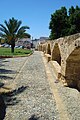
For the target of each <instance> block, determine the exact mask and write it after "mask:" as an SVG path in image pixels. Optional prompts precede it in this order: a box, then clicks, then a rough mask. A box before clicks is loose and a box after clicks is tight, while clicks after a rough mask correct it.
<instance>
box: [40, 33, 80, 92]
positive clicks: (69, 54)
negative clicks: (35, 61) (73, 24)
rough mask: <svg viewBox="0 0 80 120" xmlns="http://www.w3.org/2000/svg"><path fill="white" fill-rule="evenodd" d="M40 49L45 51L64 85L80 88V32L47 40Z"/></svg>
mask: <svg viewBox="0 0 80 120" xmlns="http://www.w3.org/2000/svg"><path fill="white" fill-rule="evenodd" d="M38 50H39V51H43V52H44V54H45V56H46V58H47V60H48V61H50V62H51V64H52V65H53V68H54V71H55V74H56V76H57V78H58V79H59V80H61V81H63V83H64V85H66V86H70V87H76V88H78V89H79V90H80V33H78V34H74V35H71V36H67V37H62V38H59V39H56V40H52V41H47V42H45V43H44V44H40V45H38ZM48 58H49V59H48Z"/></svg>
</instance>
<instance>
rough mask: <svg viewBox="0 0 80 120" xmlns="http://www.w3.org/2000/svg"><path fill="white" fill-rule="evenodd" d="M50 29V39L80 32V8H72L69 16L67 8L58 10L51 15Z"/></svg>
mask: <svg viewBox="0 0 80 120" xmlns="http://www.w3.org/2000/svg"><path fill="white" fill-rule="evenodd" d="M49 29H50V30H51V32H50V39H56V38H59V37H64V36H67V35H71V34H75V33H78V32H80V8H79V7H78V6H76V8H74V7H73V6H71V8H69V14H67V9H66V8H65V7H61V9H59V10H56V11H55V13H53V14H51V20H50V23H49Z"/></svg>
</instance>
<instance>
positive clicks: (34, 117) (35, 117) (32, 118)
mask: <svg viewBox="0 0 80 120" xmlns="http://www.w3.org/2000/svg"><path fill="white" fill-rule="evenodd" d="M28 120H39V117H37V116H36V115H35V114H33V115H32V116H31V117H30V118H29V119H28Z"/></svg>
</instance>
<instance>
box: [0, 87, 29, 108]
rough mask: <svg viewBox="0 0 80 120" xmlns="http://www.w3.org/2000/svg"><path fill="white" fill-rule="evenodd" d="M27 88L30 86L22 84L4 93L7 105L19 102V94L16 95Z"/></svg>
mask: <svg viewBox="0 0 80 120" xmlns="http://www.w3.org/2000/svg"><path fill="white" fill-rule="evenodd" d="M27 88H28V86H21V87H19V88H17V89H15V90H13V91H11V92H8V93H4V94H2V96H3V98H4V101H5V104H6V106H10V105H16V104H17V103H19V102H20V100H17V96H16V95H18V94H20V93H22V92H24V91H25V90H26V89H27Z"/></svg>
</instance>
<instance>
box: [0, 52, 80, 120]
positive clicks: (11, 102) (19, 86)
mask: <svg viewBox="0 0 80 120" xmlns="http://www.w3.org/2000/svg"><path fill="white" fill-rule="evenodd" d="M0 82H4V84H5V89H7V88H6V86H8V87H12V89H13V92H12V93H10V94H8V95H6V96H4V99H5V102H6V104H7V108H6V116H5V119H4V120H64V119H63V118H65V120H68V119H69V120H80V92H78V91H77V90H76V89H72V88H68V87H64V86H63V85H62V84H61V83H60V82H59V83H55V77H54V71H53V69H52V68H51V65H50V64H49V63H46V62H45V59H44V57H43V56H42V53H41V52H38V51H36V52H34V54H33V55H31V56H29V57H22V58H8V59H3V60H0Z"/></svg>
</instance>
